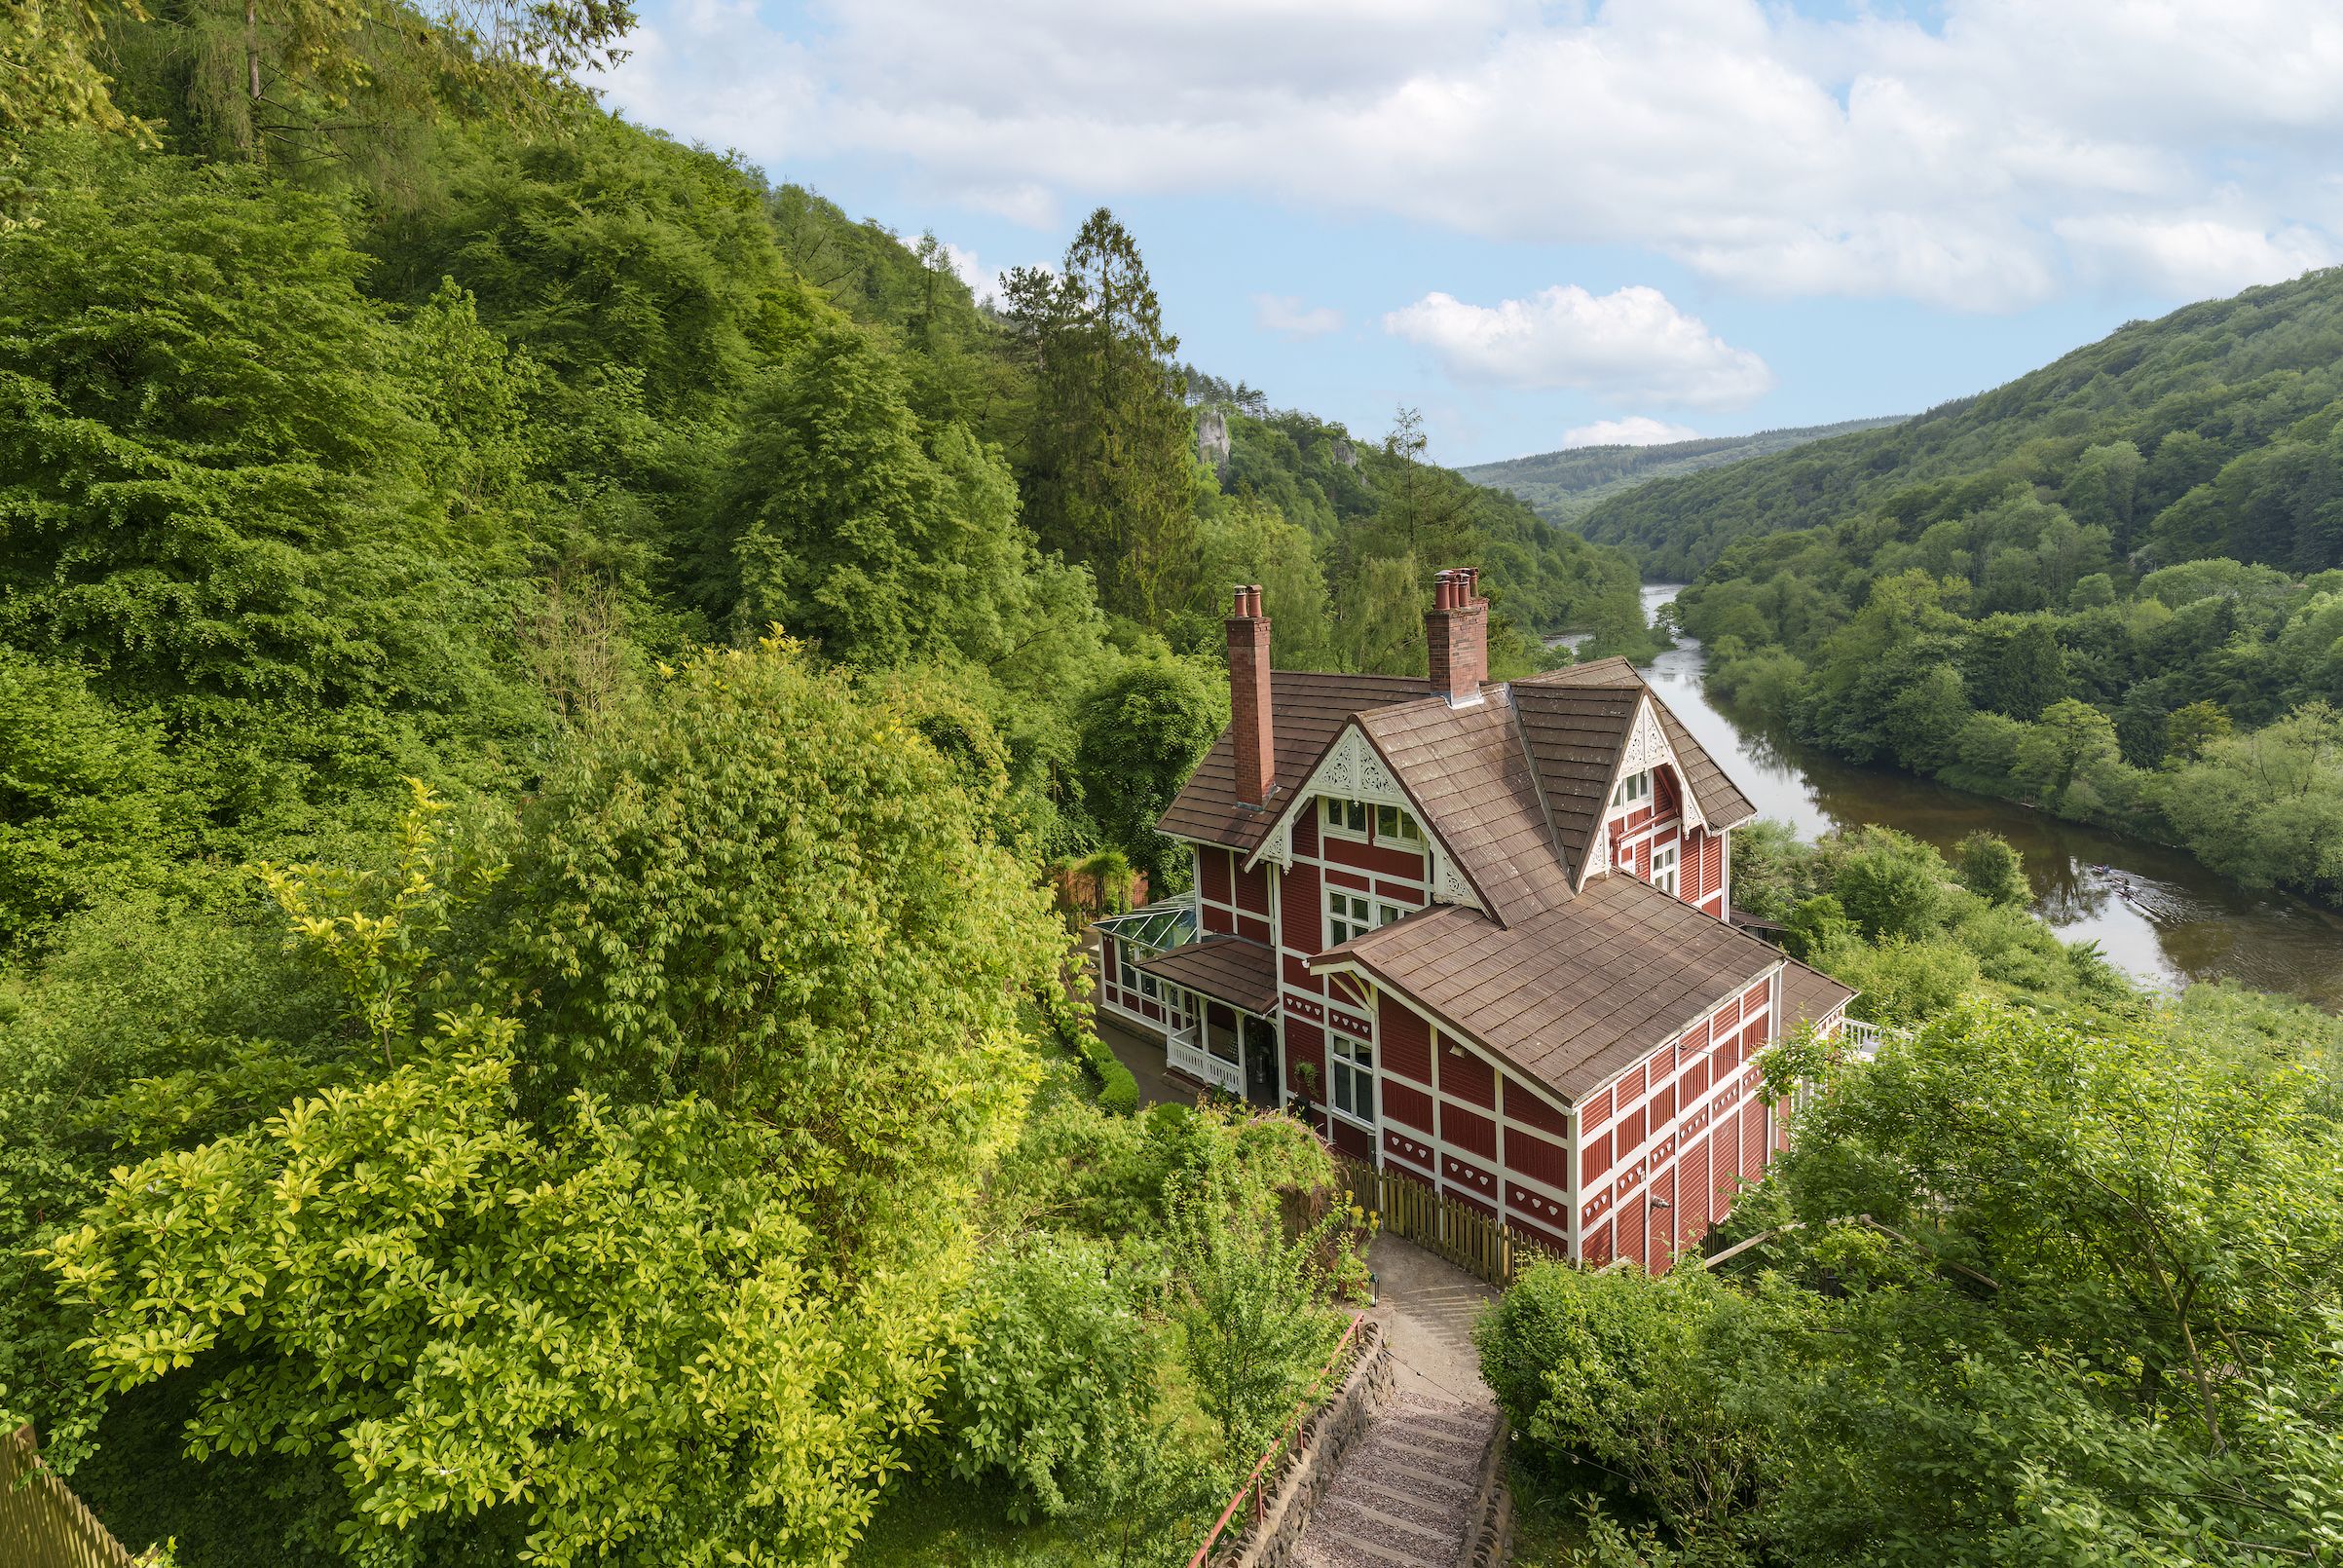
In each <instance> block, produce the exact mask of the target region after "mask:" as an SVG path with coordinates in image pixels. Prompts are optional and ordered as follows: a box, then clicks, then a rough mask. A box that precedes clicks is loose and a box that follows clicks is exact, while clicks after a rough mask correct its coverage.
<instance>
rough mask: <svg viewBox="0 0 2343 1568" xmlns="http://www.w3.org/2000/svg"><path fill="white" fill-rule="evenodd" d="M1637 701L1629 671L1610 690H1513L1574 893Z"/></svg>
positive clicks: (1581, 686) (1639, 693) (1573, 686)
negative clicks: (1624, 677) (1623, 678)
mask: <svg viewBox="0 0 2343 1568" xmlns="http://www.w3.org/2000/svg"><path fill="white" fill-rule="evenodd" d="M1643 696H1644V686H1643V683H1642V682H1641V681H1638V680H1636V679H1635V675H1634V671H1632V670H1629V671H1628V672H1627V676H1626V679H1625V680H1623V681H1622V682H1620V683H1619V684H1618V685H1616V686H1610V685H1604V686H1597V685H1593V684H1590V683H1577V682H1573V683H1569V684H1558V683H1557V684H1547V683H1543V682H1530V681H1516V682H1515V683H1514V684H1513V712H1514V713H1515V714H1516V715H1518V716H1519V717H1520V720H1521V737H1522V741H1523V743H1524V744H1525V745H1527V746H1528V748H1529V754H1530V760H1531V763H1532V765H1534V766H1535V767H1536V768H1537V771H1538V788H1539V790H1540V791H1541V792H1542V793H1543V795H1544V797H1545V814H1546V817H1547V819H1548V820H1549V821H1551V822H1552V824H1553V831H1554V844H1555V847H1556V848H1557V849H1559V850H1560V851H1561V855H1562V864H1563V866H1564V868H1565V872H1566V875H1567V876H1568V877H1569V878H1570V885H1572V886H1574V887H1575V886H1577V885H1579V884H1580V883H1581V882H1583V881H1584V880H1585V879H1586V871H1587V865H1586V859H1587V856H1588V854H1589V853H1591V852H1592V848H1593V844H1594V837H1595V834H1596V833H1597V831H1599V830H1600V829H1601V827H1602V825H1603V813H1604V811H1605V809H1606V808H1607V807H1608V806H1609V805H1610V803H1611V786H1612V784H1613V782H1614V781H1615V779H1616V778H1617V776H1618V763H1619V753H1620V752H1621V751H1623V750H1624V749H1625V748H1626V744H1627V735H1628V732H1629V731H1630V730H1631V729H1632V728H1634V726H1635V710H1636V709H1637V707H1638V706H1640V705H1641V704H1642V702H1643Z"/></svg>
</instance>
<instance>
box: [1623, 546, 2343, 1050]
mask: <svg viewBox="0 0 2343 1568" xmlns="http://www.w3.org/2000/svg"><path fill="white" fill-rule="evenodd" d="M1676 588H1677V584H1674V583H1648V584H1646V585H1645V587H1644V611H1645V614H1646V615H1651V614H1653V613H1654V612H1656V611H1657V610H1659V609H1660V608H1661V607H1663V606H1665V605H1666V604H1667V603H1668V602H1669V601H1670V600H1671V599H1673V598H1674V597H1675V596H1676ZM1703 663H1704V658H1703V655H1702V653H1701V652H1700V647H1699V645H1698V644H1697V643H1695V642H1692V641H1691V640H1690V639H1687V640H1685V641H1684V642H1683V643H1681V644H1680V645H1679V646H1678V647H1677V648H1675V649H1673V650H1671V651H1670V652H1668V653H1662V654H1660V655H1659V657H1658V658H1657V659H1656V660H1655V661H1654V663H1653V664H1652V667H1651V668H1650V670H1649V671H1647V672H1646V676H1647V679H1649V680H1650V681H1651V683H1652V686H1653V688H1654V689H1655V691H1658V692H1659V695H1660V699H1661V700H1662V701H1664V702H1665V703H1667V705H1668V706H1669V707H1670V708H1672V709H1674V710H1675V713H1676V716H1677V717H1678V718H1679V719H1682V720H1683V721H1684V723H1685V725H1686V726H1687V727H1688V728H1690V729H1691V730H1692V733H1693V734H1694V735H1695V736H1697V737H1698V738H1699V741H1700V744H1701V745H1702V746H1704V747H1706V748H1707V749H1708V751H1709V754H1710V755H1711V756H1713V757H1715V758H1716V760H1717V762H1718V763H1719V764H1720V765H1722V766H1723V767H1724V768H1725V769H1726V771H1727V772H1729V773H1730V774H1731V775H1732V776H1733V779H1734V781H1735V782H1737V783H1738V784H1739V785H1740V786H1741V788H1742V789H1743V790H1745V791H1747V792H1748V794H1749V798H1750V799H1751V800H1752V801H1754V802H1756V803H1757V808H1758V812H1759V814H1760V815H1761V816H1768V817H1774V818H1778V819H1780V820H1781V821H1784V822H1788V823H1790V824H1791V825H1792V826H1794V827H1795V828H1797V830H1798V831H1799V833H1800V834H1801V835H1802V836H1804V837H1806V838H1814V837H1816V836H1818V835H1820V834H1823V833H1826V832H1828V831H1829V830H1830V829H1832V828H1835V827H1843V826H1848V825H1852V824H1857V823H1865V822H1877V823H1882V824H1884V825H1886V826H1888V827H1891V828H1900V829H1902V830H1903V831H1904V832H1906V833H1909V834H1911V835H1913V836H1914V837H1915V838H1917V839H1921V840H1926V841H1927V842H1929V843H1932V844H1935V845H1936V846H1937V847H1939V848H1940V849H1946V850H1950V849H1951V848H1952V846H1953V844H1955V843H1957V842H1958V841H1959V840H1960V838H1961V836H1962V835H1964V834H1967V833H1971V832H1974V831H1975V830H1977V829H1979V828H1985V829H1990V831H1992V832H1994V833H1997V834H2000V835H2001V836H2002V837H2003V838H2005V839H2007V840H2009V841H2010V842H2011V843H2013V844H2015V845H2017V847H2018V848H2019V849H2020V850H2021V851H2022V852H2023V853H2024V854H2025V856H2026V872H2027V877H2029V878H2030V879H2031V880H2032V882H2033V889H2034V900H2035V904H2034V908H2035V913H2037V914H2038V915H2041V916H2042V918H2043V919H2045V920H2047V921H2049V922H2050V923H2051V924H2052V925H2053V926H2055V927H2057V928H2058V931H2059V934H2060V935H2061V936H2064V937H2066V938H2069V939H2071V940H2081V939H2085V938H2088V939H2089V940H2091V941H2094V942H2097V943H2098V944H2099V945H2100V949H2101V952H2104V953H2106V955H2107V957H2108V958H2109V959H2110V960H2112V961H2113V962H2115V963H2117V964H2120V965H2121V966H2122V967H2123V968H2124V969H2126V970H2128V971H2130V972H2131V973H2132V974H2134V975H2136V976H2138V978H2139V979H2141V980H2143V981H2146V982H2148V983H2149V984H2151V985H2158V986H2165V987H2172V988H2176V987H2180V986H2184V985H2186V984H2187V983H2188V982H2190V981H2194V980H2215V979H2221V978H2224V977H2233V978H2235V979H2237V980H2239V981H2241V982H2243V983H2244V984H2246V985H2248V986H2251V987H2254V988H2256V989H2262V990H2275V991H2287V992H2290V993H2291V994H2293V995H2296V996H2301V997H2303V998H2305V999H2307V1000H2310V1001H2315V1002H2317V1003H2319V1004H2320V1005H2321V1006H2323V1007H2328V1008H2343V915H2335V914H2332V913H2329V912H2328V911H2325V910H2322V909H2318V908H2316V907H2314V906H2312V905H2310V904H2306V903H2304V902H2302V901H2301V900H2299V899H2294V898H2289V897H2287V896H2285V895H2283V894H2276V893H2256V892H2253V891H2251V890H2250V889H2248V888H2245V887H2241V886H2239V885H2238V884H2237V883H2235V882H2232V881H2230V880H2228V879H2227V878H2226V877H2216V876H2214V875H2213V873H2211V872H2209V871H2207V870H2206V869H2205V868H2204V867H2203V866H2202V865H2200V864H2199V863H2198V862H2197V861H2196V859H2195V858H2194V857H2192V856H2189V855H2186V854H2183V853H2181V852H2180V851H2178V850H2176V849H2166V848H2163V847H2161V846H2159V845H2156V844H2151V843H2144V842H2141V841H2140V840H2136V839H2125V838H2120V837H2117V836H2116V835H2113V834H2107V833H2101V832H2099V831H2097V830H2095V829H2091V828H2085V827H2078V826H2076V825H2074V824H2072V823H2066V822H2060V821H2058V820H2056V819H2054V818H2051V817H2048V816H2045V815H2043V814H2042V813H2040V812H2037V811H2032V810H2028V809H2027V807H2025V806H2022V805H2018V804H2016V803H2012V802H2009V801H1998V800H1994V799H1992V798H1991V797H1990V796H1983V795H1969V794H1966V793H1964V792H1962V791H1959V790H1954V789H1948V788H1946V787H1945V786H1944V785H1942V784H1938V783H1935V782H1933V781H1931V780H1928V779H1923V778H1917V777H1915V776H1912V775H1910V774H1904V773H1895V772H1884V771H1880V770H1878V769H1874V768H1868V767H1857V766H1854V765H1850V764H1847V763H1843V762H1840V761H1838V760H1837V759H1835V758H1832V757H1827V756H1824V755H1822V754H1821V753H1818V752H1815V751H1811V750H1809V749H1807V748H1805V747H1803V746H1800V745H1798V744H1796V743H1795V742H1793V741H1790V740H1789V739H1788V738H1787V737H1784V736H1780V735H1776V734H1771V733H1768V732H1767V730H1766V729H1764V728H1761V727H1759V726H1757V725H1755V724H1751V723H1747V722H1745V721H1742V720H1739V719H1735V718H1733V717H1731V716H1729V715H1728V714H1726V713H1725V712H1723V711H1722V710H1720V709H1718V708H1717V707H1715V706H1713V705H1712V704H1711V703H1710V702H1709V700H1708V697H1707V695H1706V694H1705V693H1704V692H1703V691H1701V689H1700V677H1701V671H1702V668H1703Z"/></svg>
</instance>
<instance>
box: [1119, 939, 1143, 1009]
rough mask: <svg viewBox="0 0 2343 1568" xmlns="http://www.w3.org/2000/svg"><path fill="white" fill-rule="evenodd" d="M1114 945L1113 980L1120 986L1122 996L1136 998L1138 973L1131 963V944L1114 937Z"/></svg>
mask: <svg viewBox="0 0 2343 1568" xmlns="http://www.w3.org/2000/svg"><path fill="white" fill-rule="evenodd" d="M1114 945H1115V980H1116V982H1117V983H1118V984H1120V985H1121V986H1122V988H1123V994H1124V995H1126V996H1136V995H1137V994H1138V992H1139V972H1138V970H1137V969H1136V968H1135V967H1134V965H1133V964H1132V961H1131V944H1130V943H1128V942H1126V941H1124V940H1123V939H1122V938H1121V937H1116V938H1115V939H1114Z"/></svg>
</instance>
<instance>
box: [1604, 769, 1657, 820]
mask: <svg viewBox="0 0 2343 1568" xmlns="http://www.w3.org/2000/svg"><path fill="white" fill-rule="evenodd" d="M1651 798H1652V770H1651V769H1650V768H1648V767H1647V768H1645V769H1644V770H1643V771H1642V772H1640V773H1629V774H1628V775H1627V776H1626V777H1625V778H1622V779H1620V780H1619V781H1618V788H1617V789H1614V790H1613V791H1612V792H1611V809H1612V810H1614V811H1624V810H1627V809H1629V808H1631V807H1633V806H1636V805H1640V804H1642V803H1644V802H1646V801H1648V800H1650V799H1651Z"/></svg>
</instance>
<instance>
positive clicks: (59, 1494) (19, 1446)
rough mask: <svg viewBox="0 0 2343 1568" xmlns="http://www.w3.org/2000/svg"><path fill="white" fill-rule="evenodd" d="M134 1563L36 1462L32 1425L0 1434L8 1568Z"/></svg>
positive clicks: (2, 1554) (2, 1541) (0, 1506)
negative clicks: (19, 1566)
mask: <svg viewBox="0 0 2343 1568" xmlns="http://www.w3.org/2000/svg"><path fill="white" fill-rule="evenodd" d="M134 1561H135V1559H134V1558H132V1557H131V1556H130V1553H129V1552H128V1551H126V1550H124V1549H123V1546H122V1543H121V1542H119V1541H117V1540H115V1539H114V1535H113V1532H112V1531H110V1530H108V1529H107V1528H106V1527H105V1526H104V1525H102V1524H100V1523H98V1522H97V1515H95V1514H93V1513H92V1512H90V1511H89V1510H88V1509H87V1508H85V1507H83V1506H82V1500H81V1499H80V1498H78V1497H75V1496H74V1495H73V1493H72V1492H71V1491H70V1490H69V1489H68V1488H67V1487H66V1485H65V1483H64V1482H63V1481H61V1480H59V1479H57V1478H56V1475H52V1474H51V1473H50V1471H49V1467H48V1466H46V1465H44V1464H42V1463H41V1456H40V1450H39V1448H38V1447H37V1446H36V1445H35V1443H34V1441H33V1435H32V1428H30V1427H19V1428H18V1429H17V1430H16V1432H14V1433H13V1434H10V1435H8V1436H6V1437H0V1563H6V1564H8V1565H9V1568H18V1565H19V1564H20V1565H22V1568H131V1564H132V1563H133V1562H134Z"/></svg>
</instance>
